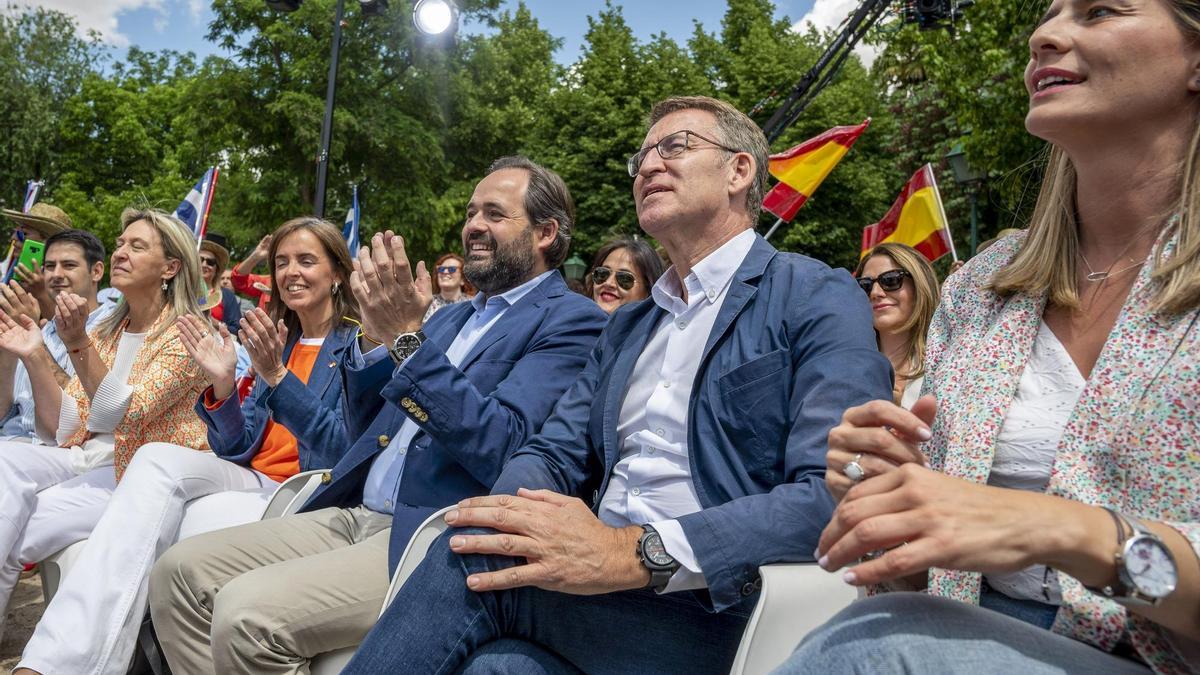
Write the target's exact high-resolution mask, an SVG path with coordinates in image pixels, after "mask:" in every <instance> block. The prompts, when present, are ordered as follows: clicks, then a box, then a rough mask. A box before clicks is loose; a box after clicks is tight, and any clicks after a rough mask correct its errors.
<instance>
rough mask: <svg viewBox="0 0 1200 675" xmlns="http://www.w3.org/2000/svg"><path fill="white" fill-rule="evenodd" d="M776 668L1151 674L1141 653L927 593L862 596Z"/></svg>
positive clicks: (976, 674)
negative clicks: (1117, 652) (1128, 655)
mask: <svg viewBox="0 0 1200 675" xmlns="http://www.w3.org/2000/svg"><path fill="white" fill-rule="evenodd" d="M775 672H776V673H781V674H783V675H801V674H804V673H820V674H821V675H826V674H830V673H864V674H866V673H871V674H872V675H874V674H876V673H920V674H921V675H925V674H930V675H939V674H941V673H947V674H951V673H955V674H956V673H971V675H984V674H988V673H1020V674H1021V675H1051V674H1053V675H1062V674H1064V673H1087V674H1088V675H1110V674H1111V675H1117V674H1120V675H1148V674H1149V673H1150V670H1149V669H1148V668H1147V667H1146V666H1144V665H1142V664H1141V663H1137V662H1135V661H1131V660H1128V659H1124V658H1121V657H1119V656H1114V655H1112V654H1109V653H1107V652H1102V651H1100V650H1099V649H1096V648H1095V647H1092V646H1090V645H1088V644H1086V643H1083V642H1079V641H1077V640H1072V639H1071V638H1069V637H1065V636H1062V635H1057V634H1055V633H1051V632H1050V631H1048V630H1044V629H1042V628H1038V627H1037V626H1034V625H1032V624H1029V623H1027V622H1025V621H1022V620H1020V619H1016V618H1013V617H1010V616H1006V615H1004V614H1000V613H999V612H995V611H992V610H989V609H984V608H981V607H976V606H974V605H968V604H966V603H962V602H958V601H956V600H948V599H946V598H938V597H934V596H930V595H925V594H923V593H887V594H885V595H880V596H877V597H874V598H868V599H866V600H860V601H858V602H855V603H853V604H851V605H850V606H849V607H847V608H846V609H844V610H842V611H841V612H840V613H838V615H837V616H835V617H833V618H832V619H830V620H829V621H828V622H827V623H826V624H825V625H823V626H821V627H820V628H818V629H816V630H815V631H813V632H811V633H809V634H808V635H807V636H806V637H805V638H804V640H803V641H802V642H801V643H800V646H799V647H797V648H796V651H795V652H793V653H792V656H791V657H790V658H789V659H788V660H787V662H785V663H784V664H783V665H782V666H780V667H779V669H778V670H776V671H775Z"/></svg>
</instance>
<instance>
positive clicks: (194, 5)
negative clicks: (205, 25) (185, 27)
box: [187, 0, 208, 23]
mask: <svg viewBox="0 0 1200 675" xmlns="http://www.w3.org/2000/svg"><path fill="white" fill-rule="evenodd" d="M187 7H188V14H189V15H191V17H192V21H195V22H197V23H199V21H200V17H202V16H204V10H206V9H208V3H207V2H205V0H187Z"/></svg>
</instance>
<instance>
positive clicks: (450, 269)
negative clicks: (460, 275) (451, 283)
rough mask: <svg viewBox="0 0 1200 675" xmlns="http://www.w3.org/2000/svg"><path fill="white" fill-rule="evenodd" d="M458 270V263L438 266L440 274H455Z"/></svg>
mask: <svg viewBox="0 0 1200 675" xmlns="http://www.w3.org/2000/svg"><path fill="white" fill-rule="evenodd" d="M457 271H458V265H441V266H439V267H438V268H437V273H438V274H454V273H455V272H457Z"/></svg>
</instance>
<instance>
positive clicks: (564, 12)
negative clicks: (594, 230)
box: [18, 0, 856, 63]
mask: <svg viewBox="0 0 1200 675" xmlns="http://www.w3.org/2000/svg"><path fill="white" fill-rule="evenodd" d="M18 1H19V2H21V1H22V0H18ZM395 1H396V0H393V2H395ZM814 1H815V2H816V5H817V7H816V10H815V11H814V10H813V5H814ZM23 2H28V3H31V4H37V5H42V6H45V7H49V8H53V9H59V10H62V11H65V12H67V13H69V14H72V15H74V16H75V17H76V18H77V19H78V20H79V22H80V25H81V26H82V27H83V28H92V29H96V30H98V31H100V32H101V33H102V34H103V37H104V40H105V41H106V42H108V43H109V44H112V45H113V46H114V47H116V48H117V54H118V55H122V56H123V55H124V51H125V48H127V47H128V46H129V45H136V46H138V47H140V48H142V49H147V50H151V51H156V50H159V49H167V48H169V49H176V50H179V51H193V52H195V53H196V54H198V55H200V56H201V57H203V56H205V55H207V54H211V53H215V52H216V47H215V45H212V44H210V43H208V42H206V41H205V40H204V35H205V33H206V32H207V25H208V22H209V20H210V19H211V18H212V9H211V6H210V4H209V3H208V2H206V1H205V0H23ZM353 3H354V0H348V3H347V4H351V5H352V4H353ZM516 4H517V3H516V0H510V1H506V2H505V7H510V8H512V7H516ZM525 4H526V5H527V6H528V7H529V8H530V10H531V11H532V12H533V13H534V15H535V16H536V17H537V18H538V20H539V21H540V22H541V24H542V26H543V27H544V28H546V30H548V31H549V32H550V33H551V34H552V35H555V36H556V37H560V38H563V40H564V43H563V47H562V49H561V50H560V52H559V54H558V60H559V61H560V62H563V63H570V62H572V61H574V60H575V58H576V57H578V55H579V50H580V46H581V45H582V43H583V35H584V32H585V31H586V30H587V17H588V16H589V15H595V14H596V13H597V12H599V11H600V10H601V9H603V7H604V0H571V1H569V2H564V1H563V0H526V2H525ZM614 4H616V5H620V6H622V7H623V8H624V15H625V19H626V21H627V22H628V24H629V26H630V27H631V28H632V29H633V31H634V33H635V34H636V35H637V36H638V37H639V38H643V39H644V38H647V37H649V36H650V35H653V34H655V33H658V32H660V31H662V32H666V33H667V34H668V35H670V36H671V37H673V38H675V39H676V40H679V41H681V42H682V41H683V40H686V39H687V37H688V36H689V35H691V33H692V22H693V20H698V21H700V22H701V23H703V24H704V26H705V28H706V29H707V30H710V31H713V30H717V29H718V28H719V26H720V22H721V17H722V15H723V14H724V12H725V2H724V0H632V1H630V0H625V1H622V0H614ZM775 4H776V15H777V16H780V17H782V16H788V17H790V18H791V19H792V20H793V21H796V20H799V19H801V18H802V17H804V16H806V15H808V14H809V12H810V11H812V15H811V16H812V18H814V19H815V20H816V21H817V23H818V25H829V22H830V21H833V22H834V23H836V22H837V21H839V20H840V19H841V18H842V17H844V16H845V15H846V13H847V12H848V11H849V10H850V9H851V8H852V7H853V6H854V5H855V4H856V3H855V2H854V0H776V3H775ZM263 11H264V12H265V11H268V10H267V9H266V7H265V6H264V7H263ZM351 11H357V10H356V9H352V10H351ZM826 15H828V17H829V18H826ZM834 17H836V18H834ZM480 30H482V27H480V26H478V25H475V26H473V25H469V24H468V25H466V26H464V31H466V32H478V31H480Z"/></svg>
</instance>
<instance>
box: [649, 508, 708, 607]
mask: <svg viewBox="0 0 1200 675" xmlns="http://www.w3.org/2000/svg"><path fill="white" fill-rule="evenodd" d="M650 527H653V528H654V530H655V531H656V532H658V535H659V536H660V537H662V542H663V548H665V549H666V551H667V553H668V554H669V555H670V556H671V557H672V558H674V559H675V561H676V562H678V563H679V569H677V570H675V574H672V575H671V580H670V581H668V582H667V587H666V588H664V589H663V593H675V592H677V591H691V590H695V589H697V588H707V587H708V582H706V581H705V580H704V572H703V570H701V569H700V562H699V561H698V560H696V553H695V552H694V551H692V545H691V544H689V543H688V540H687V535H686V534H684V533H683V526H682V525H680V524H679V521H678V520H660V521H658V522H657V523H650Z"/></svg>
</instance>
